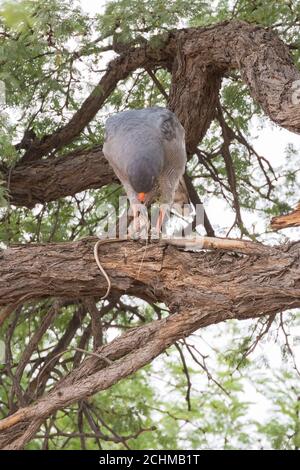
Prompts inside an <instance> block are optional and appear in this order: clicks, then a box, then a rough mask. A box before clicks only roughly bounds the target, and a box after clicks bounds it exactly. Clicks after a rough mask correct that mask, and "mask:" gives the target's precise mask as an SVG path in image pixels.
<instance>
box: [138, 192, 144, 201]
mask: <svg viewBox="0 0 300 470" xmlns="http://www.w3.org/2000/svg"><path fill="white" fill-rule="evenodd" d="M137 198H138V200H139V201H140V202H142V203H144V202H145V198H146V193H138V195H137Z"/></svg>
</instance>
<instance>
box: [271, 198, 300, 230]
mask: <svg viewBox="0 0 300 470" xmlns="http://www.w3.org/2000/svg"><path fill="white" fill-rule="evenodd" d="M299 226H300V202H299V204H298V205H297V207H296V209H294V210H293V211H292V212H290V213H289V214H285V215H280V216H278V217H273V219H272V220H271V227H272V229H273V230H281V229H283V228H288V227H299Z"/></svg>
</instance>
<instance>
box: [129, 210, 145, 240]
mask: <svg viewBox="0 0 300 470" xmlns="http://www.w3.org/2000/svg"><path fill="white" fill-rule="evenodd" d="M131 207H132V214H133V222H132V224H133V230H131V231H130V236H131V237H132V238H147V236H148V229H149V221H148V213H147V208H146V206H144V205H143V204H139V203H132V204H131Z"/></svg>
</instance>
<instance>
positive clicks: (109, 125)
mask: <svg viewBox="0 0 300 470" xmlns="http://www.w3.org/2000/svg"><path fill="white" fill-rule="evenodd" d="M103 153H104V155H105V157H106V158H107V160H108V162H109V163H110V165H111V167H112V169H113V170H114V172H115V174H116V176H117V177H118V179H119V180H120V182H121V183H122V185H123V186H124V189H125V191H126V193H127V197H128V199H129V201H130V206H131V208H132V212H133V216H134V220H135V219H136V217H137V213H138V212H137V211H138V209H137V208H138V207H140V204H141V203H144V204H145V205H147V206H148V205H149V204H151V203H152V202H154V201H157V202H159V203H160V204H164V205H166V204H168V205H172V203H173V202H174V197H175V192H176V190H177V189H178V186H179V182H180V181H182V183H181V184H180V186H181V192H186V188H185V185H184V183H183V178H182V176H183V173H184V170H185V165H186V160H187V158H186V150H185V132H184V128H183V127H182V125H181V124H180V122H179V120H178V118H177V117H176V116H175V114H174V113H172V112H171V111H169V110H168V109H165V108H159V107H155V108H146V109H134V110H129V111H123V112H121V113H118V114H115V115H114V116H112V117H110V118H108V119H107V121H106V127H105V141H104V146H103ZM182 188H184V189H182ZM185 202H188V198H187V197H186V198H185ZM164 215H165V214H164V211H163V210H162V209H161V210H160V213H159V217H158V222H157V230H158V231H160V229H161V225H162V222H163V219H164Z"/></svg>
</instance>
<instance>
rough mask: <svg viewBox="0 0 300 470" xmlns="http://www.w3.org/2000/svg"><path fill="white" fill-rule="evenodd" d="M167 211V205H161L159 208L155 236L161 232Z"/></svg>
mask: <svg viewBox="0 0 300 470" xmlns="http://www.w3.org/2000/svg"><path fill="white" fill-rule="evenodd" d="M168 209H169V205H168V204H163V205H161V206H160V207H159V214H158V218H157V221H156V233H157V234H159V233H160V232H161V229H162V226H163V223H164V220H165V217H166V214H167V212H168Z"/></svg>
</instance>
